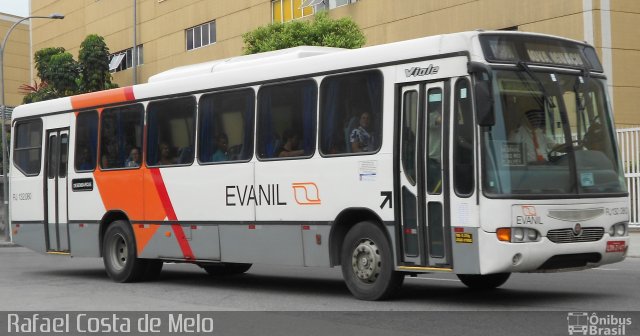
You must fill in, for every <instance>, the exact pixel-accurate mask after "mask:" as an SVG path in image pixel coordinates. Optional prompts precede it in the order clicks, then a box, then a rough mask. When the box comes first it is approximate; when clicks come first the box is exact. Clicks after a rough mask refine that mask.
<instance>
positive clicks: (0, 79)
mask: <svg viewBox="0 0 640 336" xmlns="http://www.w3.org/2000/svg"><path fill="white" fill-rule="evenodd" d="M29 19H53V20H62V19H64V15H62V14H58V13H54V14H51V15H49V16H28V17H26V18H23V19H21V20H19V21H17V22H16V23H14V24H13V26H11V28H9V30H8V31H7V34H6V35H5V36H4V40H3V41H2V45H0V107H1V108H2V110H1V112H2V118H1V120H2V182H3V195H4V204H3V205H2V207H3V209H4V216H5V223H4V224H5V230H4V238H5V241H10V240H11V235H10V232H9V231H10V230H11V229H10V227H9V178H8V177H7V167H8V162H7V161H8V158H7V134H6V129H5V118H6V114H5V113H6V106H5V104H4V48H5V46H6V45H7V42H8V41H9V35H11V32H12V31H13V29H14V28H15V27H16V26H18V24H19V23H20V22H22V21H25V20H29Z"/></svg>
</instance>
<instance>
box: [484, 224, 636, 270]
mask: <svg viewBox="0 0 640 336" xmlns="http://www.w3.org/2000/svg"><path fill="white" fill-rule="evenodd" d="M478 234H479V238H480V239H479V243H480V247H479V248H480V249H479V251H481V252H480V253H481V255H480V258H479V261H480V272H481V274H491V273H505V272H509V273H517V272H561V271H573V270H580V269H587V268H593V267H598V266H601V265H606V264H611V263H616V262H620V261H622V260H624V258H625V257H626V256H627V252H628V249H629V241H630V238H629V236H628V235H627V236H622V237H611V236H609V234H608V233H605V234H604V236H603V237H602V238H601V239H600V240H598V241H593V242H574V243H554V242H552V241H550V240H549V239H547V237H541V239H540V241H537V242H526V243H511V242H503V241H499V240H498V238H497V236H496V234H495V233H493V232H485V231H483V230H478Z"/></svg>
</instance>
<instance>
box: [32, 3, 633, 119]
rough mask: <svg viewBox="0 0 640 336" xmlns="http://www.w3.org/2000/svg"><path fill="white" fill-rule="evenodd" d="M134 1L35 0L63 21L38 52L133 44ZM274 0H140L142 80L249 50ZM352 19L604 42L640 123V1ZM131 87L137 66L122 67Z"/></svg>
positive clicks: (424, 31)
mask: <svg viewBox="0 0 640 336" xmlns="http://www.w3.org/2000/svg"><path fill="white" fill-rule="evenodd" d="M132 3H133V1H130V0H111V1H107V0H58V1H55V0H32V12H33V14H40V15H48V14H50V13H52V12H60V13H64V14H66V15H67V18H66V19H65V20H63V21H64V22H55V21H45V20H42V21H36V22H34V25H33V44H34V50H38V49H40V48H43V47H48V46H63V47H65V48H67V49H69V50H70V51H71V52H72V53H73V54H74V55H77V52H78V47H79V45H80V42H81V41H82V39H83V38H84V37H85V36H86V35H88V34H90V33H97V34H100V35H102V36H104V37H105V39H106V41H107V44H108V46H109V48H110V50H111V51H112V52H115V51H120V50H123V49H126V48H129V47H131V46H132V44H133V38H132V34H133V32H132V21H133V11H132ZM271 15H272V12H271V1H270V0H234V1H226V0H138V43H142V44H143V45H144V64H143V65H142V66H141V67H140V69H139V70H138V71H139V74H138V78H139V81H140V82H145V81H146V80H147V78H148V77H149V76H151V75H153V74H155V73H158V72H161V71H164V70H167V69H171V68H173V67H176V66H181V65H186V64H193V63H198V62H203V61H208V60H213V59H220V58H226V57H231V56H236V55H240V54H242V37H241V36H242V34H243V33H245V32H247V31H250V30H252V29H254V28H256V27H258V26H261V25H265V24H268V23H270V22H271V20H272V17H271ZM330 15H331V16H332V17H336V18H338V17H345V16H349V17H352V18H353V19H354V20H355V21H356V22H357V23H358V24H359V25H360V27H361V28H362V29H363V31H364V33H365V34H366V37H367V41H368V42H367V45H374V44H381V43H388V42H393V41H399V40H406V39H411V38H417V37H421V36H427V35H434V34H440V33H447V32H455V31H463V30H473V29H479V28H481V29H505V28H511V27H517V29H518V30H520V31H530V32H540V33H548V34H554V35H560V36H565V37H568V38H573V39H577V40H585V41H588V42H590V43H592V44H594V45H595V46H596V47H597V50H598V52H599V53H600V56H601V59H602V60H603V63H604V65H605V69H606V70H607V74H608V76H610V78H611V79H613V80H612V81H611V83H610V84H611V88H610V93H612V95H613V97H614V100H613V105H614V108H615V117H616V122H617V124H618V126H619V127H629V126H633V125H640V115H639V114H638V113H636V110H635V107H636V106H640V69H639V68H638V67H636V66H635V64H634V63H635V62H634V61H635V60H636V59H638V57H639V56H640V34H638V33H637V29H636V28H635V25H634V23H635V21H636V20H640V1H637V0H563V1H557V0H518V1H513V0H438V1H426V0H401V1H399V0H396V1H391V0H359V1H357V2H356V3H354V4H351V5H348V6H343V7H339V8H336V9H333V10H331V11H330ZM213 19H215V20H216V21H217V43H215V44H213V45H210V46H207V47H203V48H200V49H195V50H191V51H186V48H185V29H187V28H190V27H193V26H196V25H199V24H201V23H204V22H207V21H211V20H213ZM114 79H115V81H116V82H117V83H119V84H120V85H129V84H131V81H132V71H131V70H125V71H121V72H118V73H115V74H114Z"/></svg>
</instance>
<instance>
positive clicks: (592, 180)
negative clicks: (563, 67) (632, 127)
mask: <svg viewBox="0 0 640 336" xmlns="http://www.w3.org/2000/svg"><path fill="white" fill-rule="evenodd" d="M493 78H494V82H493V94H494V109H495V125H494V126H492V127H485V130H484V131H483V132H482V143H483V153H484V160H483V162H484V164H483V169H484V175H483V176H484V186H483V187H484V192H485V194H487V195H488V196H496V197H504V196H509V195H517V196H518V197H523V196H527V195H530V196H539V195H558V196H561V195H566V196H567V197H575V196H576V195H577V194H611V193H624V192H625V191H626V187H625V182H624V176H623V174H622V170H621V167H620V161H619V159H618V153H617V152H616V149H615V148H616V147H615V141H614V133H613V125H612V121H611V118H610V114H609V112H608V103H607V98H606V97H607V96H606V94H605V88H606V86H605V83H604V81H602V80H600V79H595V78H591V77H589V76H585V75H581V74H577V73H576V74H562V73H554V72H549V71H544V72H543V71H532V70H531V69H529V67H528V66H527V65H526V64H520V66H519V68H518V70H513V71H511V70H496V71H494V73H493Z"/></svg>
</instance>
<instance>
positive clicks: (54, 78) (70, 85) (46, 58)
mask: <svg viewBox="0 0 640 336" xmlns="http://www.w3.org/2000/svg"><path fill="white" fill-rule="evenodd" d="M78 59H79V61H76V60H74V59H73V56H72V55H71V54H70V53H69V52H67V51H66V50H65V49H64V48H62V47H55V48H44V49H41V50H38V51H37V52H36V53H35V54H34V62H35V65H36V71H37V75H38V77H40V81H41V84H40V85H34V86H31V85H26V84H25V85H23V86H21V89H23V92H24V93H25V94H26V95H25V96H24V98H23V100H22V102H23V103H24V104H28V103H34V102H38V101H44V100H49V99H54V98H59V97H66V96H71V95H75V94H79V93H85V92H94V91H100V90H104V89H110V88H114V87H118V86H117V85H116V84H113V83H111V74H110V73H109V48H107V46H106V44H105V43H104V39H103V38H102V37H101V36H98V35H89V36H87V37H86V38H85V40H84V41H83V42H82V44H80V52H79V55H78Z"/></svg>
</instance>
